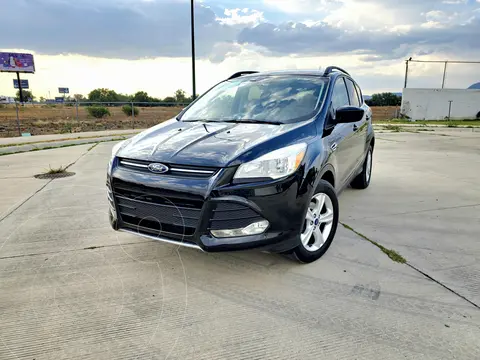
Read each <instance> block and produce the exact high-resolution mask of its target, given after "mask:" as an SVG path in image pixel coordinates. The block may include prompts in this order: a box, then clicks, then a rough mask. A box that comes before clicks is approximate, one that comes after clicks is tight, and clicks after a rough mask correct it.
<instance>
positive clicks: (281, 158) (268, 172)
mask: <svg viewBox="0 0 480 360" xmlns="http://www.w3.org/2000/svg"><path fill="white" fill-rule="evenodd" d="M306 150H307V144H305V143H301V144H296V145H291V146H287V147H284V148H281V149H278V150H275V151H272V152H270V153H268V154H265V155H263V156H261V157H259V158H258V159H255V160H253V161H250V162H248V163H245V164H242V165H240V167H239V168H238V170H237V172H236V173H235V176H234V179H252V178H270V179H279V178H281V177H284V176H288V175H291V174H293V173H294V172H295V171H296V170H297V169H298V167H299V166H300V163H301V162H302V160H303V158H304V156H305V151H306Z"/></svg>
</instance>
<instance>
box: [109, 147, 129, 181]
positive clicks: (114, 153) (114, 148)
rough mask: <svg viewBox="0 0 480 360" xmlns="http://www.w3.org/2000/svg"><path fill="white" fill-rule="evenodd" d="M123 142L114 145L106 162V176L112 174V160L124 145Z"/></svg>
mask: <svg viewBox="0 0 480 360" xmlns="http://www.w3.org/2000/svg"><path fill="white" fill-rule="evenodd" d="M125 141H127V140H123V141H120V142H119V143H118V144H115V146H114V147H113V148H112V156H110V161H109V162H108V168H107V173H108V175H110V174H111V173H112V166H113V160H114V159H115V155H117V152H118V151H119V150H120V148H121V147H122V146H123V145H124V144H125Z"/></svg>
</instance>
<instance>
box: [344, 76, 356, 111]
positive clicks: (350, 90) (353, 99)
mask: <svg viewBox="0 0 480 360" xmlns="http://www.w3.org/2000/svg"><path fill="white" fill-rule="evenodd" d="M345 82H346V83H347V90H348V96H349V97H350V105H352V106H360V101H359V100H358V95H357V90H355V85H353V82H352V80H350V79H345Z"/></svg>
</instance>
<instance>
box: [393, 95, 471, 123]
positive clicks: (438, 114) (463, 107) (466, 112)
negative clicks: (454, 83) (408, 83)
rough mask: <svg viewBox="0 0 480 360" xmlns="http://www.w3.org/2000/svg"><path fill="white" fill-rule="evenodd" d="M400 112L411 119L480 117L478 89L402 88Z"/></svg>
mask: <svg viewBox="0 0 480 360" xmlns="http://www.w3.org/2000/svg"><path fill="white" fill-rule="evenodd" d="M401 113H402V114H403V115H404V116H407V117H408V118H409V119H412V120H444V119H448V118H450V119H476V118H480V89H465V90H464V89H409V88H407V89H403V96H402V107H401Z"/></svg>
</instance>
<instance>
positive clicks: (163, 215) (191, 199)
mask: <svg viewBox="0 0 480 360" xmlns="http://www.w3.org/2000/svg"><path fill="white" fill-rule="evenodd" d="M112 188H113V196H114V197H115V202H116V204H117V209H118V215H119V216H120V218H121V221H122V224H123V225H124V226H125V227H128V228H130V229H133V230H136V231H139V232H144V233H147V234H149V235H156V236H162V237H169V238H174V239H179V238H183V237H184V236H191V235H193V234H194V232H195V230H196V228H197V225H198V221H199V219H200V214H201V210H202V206H203V199H202V198H201V197H200V196H198V197H196V196H193V195H189V194H184V193H175V192H172V191H170V192H169V191H164V190H159V189H155V188H149V187H146V186H143V185H137V184H132V183H128V182H125V181H122V180H118V179H114V180H113V183H112Z"/></svg>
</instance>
